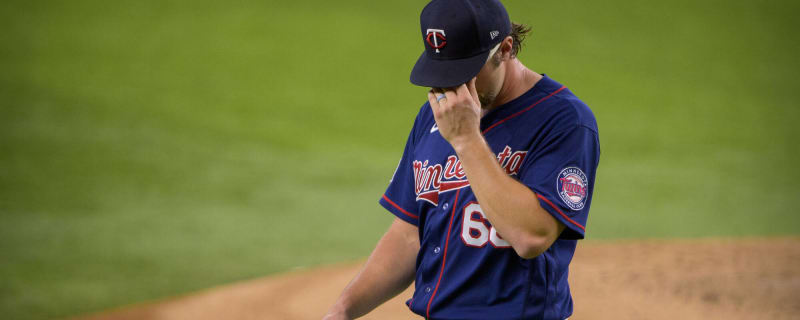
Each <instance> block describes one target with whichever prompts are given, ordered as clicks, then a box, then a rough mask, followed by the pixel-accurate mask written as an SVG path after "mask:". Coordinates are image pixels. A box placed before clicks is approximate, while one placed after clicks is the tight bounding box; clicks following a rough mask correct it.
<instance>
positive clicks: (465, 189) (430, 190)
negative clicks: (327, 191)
mask: <svg viewBox="0 0 800 320" xmlns="http://www.w3.org/2000/svg"><path fill="white" fill-rule="evenodd" d="M480 129H481V131H482V133H483V136H484V138H485V139H486V141H487V143H488V144H489V146H490V148H491V149H492V150H493V152H494V154H495V155H497V161H498V162H499V163H500V166H501V167H503V168H504V169H505V171H506V173H508V174H509V175H510V176H512V177H514V178H515V179H518V180H519V181H520V182H521V183H523V184H524V185H526V186H528V187H529V188H530V189H531V190H532V191H533V192H534V193H535V194H536V196H537V197H538V199H539V202H540V204H541V206H542V207H543V208H544V209H546V210H547V211H548V212H549V213H550V214H551V215H552V216H553V217H554V218H556V219H558V221H560V222H561V223H563V224H564V225H565V226H566V229H565V230H564V232H563V233H562V234H561V235H560V236H559V238H558V239H557V240H556V241H555V243H553V245H552V246H551V247H550V248H549V249H548V250H547V251H546V252H544V253H543V254H541V255H539V256H538V257H536V258H533V259H523V258H521V257H519V256H518V255H517V254H516V252H515V251H514V250H513V248H511V246H510V244H509V243H508V242H506V241H505V240H503V238H502V236H501V235H500V234H498V233H497V231H496V230H495V229H494V228H493V227H492V225H491V223H490V222H489V221H488V220H487V219H486V217H485V216H484V214H483V212H482V210H481V207H480V203H478V201H477V199H476V198H475V195H474V194H473V193H472V190H471V189H470V185H469V181H468V180H467V177H466V174H465V173H464V170H463V168H462V167H461V162H460V161H459V159H458V157H457V155H456V152H455V151H454V150H453V148H452V147H451V146H450V144H449V143H448V142H447V141H446V140H445V139H444V138H443V137H442V136H441V135H440V134H439V132H438V127H437V126H436V122H435V121H434V118H433V113H432V111H431V108H430V106H429V105H428V103H426V104H425V105H423V106H422V108H421V109H420V112H419V114H418V115H417V118H416V120H415V122H414V127H413V129H412V130H411V134H410V135H409V137H408V142H407V143H406V147H405V151H404V153H403V157H402V159H401V161H400V164H399V166H398V168H397V171H396V172H395V175H394V177H393V178H392V181H391V182H390V184H389V187H388V189H387V190H386V193H385V194H384V195H383V197H382V198H381V199H380V203H381V205H383V206H384V207H385V208H386V209H388V210H389V211H390V212H391V213H393V214H394V215H396V216H397V217H399V218H400V219H403V220H405V221H406V222H408V223H411V224H413V225H416V226H417V227H418V229H419V239H420V251H419V254H418V255H417V262H416V290H415V292H414V296H413V297H412V298H411V299H410V300H408V302H407V304H408V306H409V308H410V309H411V310H412V311H413V312H415V313H417V314H419V315H422V316H424V317H426V318H429V319H559V320H562V319H565V318H566V317H568V316H570V315H571V314H572V297H571V295H570V290H569V284H567V274H568V267H569V263H570V261H571V260H572V256H573V254H574V252H575V246H576V245H577V240H578V239H582V238H583V237H584V235H585V232H586V228H585V226H586V219H587V215H588V213H589V207H590V205H591V201H592V190H593V188H594V178H595V173H596V169H597V165H598V161H599V158H600V142H599V140H598V133H597V122H596V121H595V118H594V115H593V114H592V111H591V110H590V109H589V107H587V106H586V105H585V104H584V103H583V102H581V101H580V100H579V99H578V98H577V97H575V95H574V94H572V92H570V90H569V89H567V88H566V87H564V86H562V85H561V84H559V83H557V82H556V81H554V80H552V79H550V78H549V77H547V76H544V77H543V78H542V79H541V80H540V81H539V82H537V83H536V85H535V86H534V87H533V88H531V89H530V90H528V91H527V92H526V93H524V94H523V95H522V96H520V97H518V98H516V99H514V100H512V101H511V102H509V103H507V104H505V105H502V106H499V107H498V108H495V109H494V110H492V111H491V112H489V113H488V114H486V115H485V116H484V117H483V118H482V119H481V128H480Z"/></svg>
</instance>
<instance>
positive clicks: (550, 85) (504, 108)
mask: <svg viewBox="0 0 800 320" xmlns="http://www.w3.org/2000/svg"><path fill="white" fill-rule="evenodd" d="M561 87H562V85H561V84H560V83H558V82H556V81H555V80H553V79H551V78H550V77H548V76H547V75H546V74H542V79H540V80H539V82H536V84H535V85H533V87H532V88H530V89H529V90H528V91H526V92H525V93H523V94H522V95H521V96H519V97H516V98H514V99H513V100H511V101H509V102H506V103H505V104H502V105H500V106H498V107H497V108H494V110H492V111H489V113H487V114H486V115H485V116H483V118H481V131H484V130H486V128H488V127H491V126H492V125H493V124H494V123H496V122H498V121H501V120H503V119H505V118H507V117H509V116H511V115H512V114H514V113H516V112H518V111H520V110H522V109H524V108H526V107H529V106H530V105H531V103H533V102H535V101H537V100H539V99H541V98H542V97H545V96H547V95H548V94H550V93H552V92H554V91H556V90H558V89H559V88H561Z"/></svg>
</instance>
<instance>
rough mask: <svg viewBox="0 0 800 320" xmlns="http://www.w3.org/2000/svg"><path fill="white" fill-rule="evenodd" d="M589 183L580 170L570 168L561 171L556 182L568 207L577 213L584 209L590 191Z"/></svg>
mask: <svg viewBox="0 0 800 320" xmlns="http://www.w3.org/2000/svg"><path fill="white" fill-rule="evenodd" d="M588 181H589V180H588V179H586V175H585V174H584V173H583V171H581V169H579V168H576V167H568V168H564V170H561V172H560V173H559V174H558V181H556V190H558V195H559V196H561V200H562V201H564V204H566V205H567V207H569V208H570V209H572V210H575V211H578V210H581V209H583V205H584V204H586V198H587V194H588V190H589V182H588Z"/></svg>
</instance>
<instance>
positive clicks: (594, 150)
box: [520, 125, 600, 239]
mask: <svg viewBox="0 0 800 320" xmlns="http://www.w3.org/2000/svg"><path fill="white" fill-rule="evenodd" d="M528 155H529V156H528V157H526V158H525V160H524V162H523V165H522V167H521V168H520V182H522V183H523V184H525V185H526V186H528V187H529V188H530V189H531V190H533V192H534V193H536V196H537V197H538V198H539V203H540V204H541V206H542V208H544V209H545V210H547V211H548V212H549V213H550V214H551V215H552V216H553V217H555V218H556V219H557V220H558V221H560V222H561V223H563V224H564V225H565V226H566V229H565V230H564V232H563V233H562V234H561V236H560V237H561V238H562V239H583V238H584V237H585V235H586V220H587V218H588V215H589V207H590V205H591V202H592V192H593V190H594V178H595V173H596V171H597V165H598V162H599V159H600V141H599V139H598V136H597V132H596V131H594V130H592V129H590V128H587V127H585V126H582V125H576V126H575V127H573V128H570V129H567V130H564V131H561V132H559V133H556V134H553V135H552V136H550V137H547V138H546V139H545V140H544V141H543V142H542V143H540V144H538V145H537V146H534V147H533V150H530V151H529V153H528Z"/></svg>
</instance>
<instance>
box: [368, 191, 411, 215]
mask: <svg viewBox="0 0 800 320" xmlns="http://www.w3.org/2000/svg"><path fill="white" fill-rule="evenodd" d="M383 200H386V202H388V203H389V204H391V205H392V206H393V207H395V208H397V210H400V212H402V213H404V214H405V215H407V216H409V217H412V218H414V219H419V216H418V215H416V214H413V213H411V212H408V211H406V210H405V209H403V208H401V207H400V206H398V205H397V204H396V203H394V201H392V200H390V199H389V198H388V197H386V195H385V194H384V195H383ZM372 201H375V200H372Z"/></svg>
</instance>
